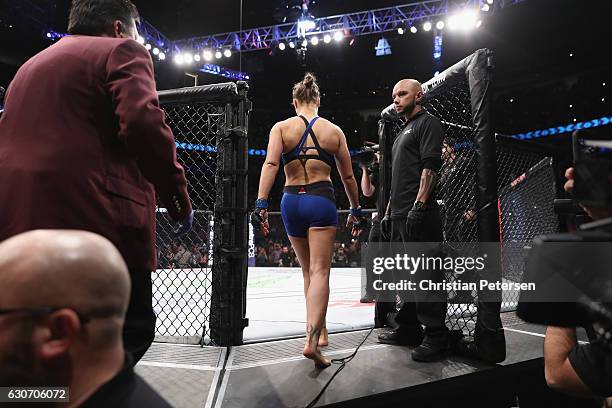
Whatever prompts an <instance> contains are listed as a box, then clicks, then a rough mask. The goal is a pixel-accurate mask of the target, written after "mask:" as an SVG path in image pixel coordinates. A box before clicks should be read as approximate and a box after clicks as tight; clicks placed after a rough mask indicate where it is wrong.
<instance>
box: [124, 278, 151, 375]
mask: <svg viewBox="0 0 612 408" xmlns="http://www.w3.org/2000/svg"><path fill="white" fill-rule="evenodd" d="M130 279H131V281H132V291H131V293H130V303H129V305H128V310H127V315H126V316H125V324H124V326H123V345H124V347H125V351H127V352H128V353H130V354H131V355H132V358H133V362H134V365H136V363H137V362H138V361H139V360H140V359H141V358H142V356H144V354H145V353H146V352H147V350H148V349H149V347H150V346H151V343H153V339H154V338H155V319H156V316H155V312H154V311H153V284H152V282H151V272H149V271H143V270H134V269H130Z"/></svg>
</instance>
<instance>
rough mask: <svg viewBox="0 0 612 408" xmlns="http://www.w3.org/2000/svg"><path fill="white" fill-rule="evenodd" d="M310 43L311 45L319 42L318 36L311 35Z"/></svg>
mask: <svg viewBox="0 0 612 408" xmlns="http://www.w3.org/2000/svg"><path fill="white" fill-rule="evenodd" d="M310 43H311V44H312V45H317V44H318V43H319V37H312V38H311V39H310Z"/></svg>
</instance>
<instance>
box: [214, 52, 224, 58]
mask: <svg viewBox="0 0 612 408" xmlns="http://www.w3.org/2000/svg"><path fill="white" fill-rule="evenodd" d="M222 56H223V54H222V53H221V51H217V52H215V58H216V59H220V58H221V57H222Z"/></svg>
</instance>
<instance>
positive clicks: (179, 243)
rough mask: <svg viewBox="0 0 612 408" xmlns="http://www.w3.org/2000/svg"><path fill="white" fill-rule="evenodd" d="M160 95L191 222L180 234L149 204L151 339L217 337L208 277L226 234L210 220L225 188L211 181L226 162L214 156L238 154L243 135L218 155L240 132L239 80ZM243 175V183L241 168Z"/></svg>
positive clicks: (215, 277)
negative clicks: (153, 231) (153, 237)
mask: <svg viewBox="0 0 612 408" xmlns="http://www.w3.org/2000/svg"><path fill="white" fill-rule="evenodd" d="M160 101H161V106H162V109H163V110H164V111H165V113H166V123H167V124H168V126H170V128H171V129H172V131H173V133H174V135H175V138H176V141H177V157H178V161H179V162H180V163H181V165H182V166H183V167H184V168H185V173H186V176H187V180H188V182H189V195H190V198H191V202H192V206H193V209H194V222H193V228H192V230H191V231H190V232H189V233H188V234H186V235H184V236H182V237H176V236H175V228H176V223H174V222H173V221H172V220H171V219H170V217H169V215H168V213H167V212H166V210H165V209H164V208H161V207H159V208H158V210H157V258H158V269H157V270H156V271H155V272H154V273H153V308H154V310H155V313H156V314H157V324H156V340H157V341H171V342H182V343H193V344H220V343H222V342H223V341H220V340H219V338H218V337H219V336H216V335H215V333H213V330H212V329H211V324H213V323H214V321H215V320H216V321H219V320H220V311H219V302H215V301H214V298H215V296H214V294H215V293H214V292H215V284H217V286H218V287H219V290H218V291H223V287H224V286H225V285H224V284H223V283H221V284H220V286H219V282H220V281H221V280H222V279H224V276H223V274H222V271H221V270H220V268H222V267H223V264H224V262H223V259H222V258H223V257H222V255H220V251H221V250H222V244H223V239H224V236H225V239H229V237H227V232H224V231H223V230H222V229H220V228H219V223H217V225H215V220H216V219H217V220H218V219H219V218H220V217H221V218H222V217H223V216H224V212H226V211H227V208H223V206H222V205H221V201H222V198H223V196H224V195H227V194H228V193H229V194H231V193H232V192H231V191H226V190H227V188H226V187H225V184H224V183H220V182H219V179H220V178H222V177H223V172H224V171H227V170H228V169H225V170H223V167H224V166H221V165H220V162H224V161H227V160H226V157H227V156H235V155H240V154H244V155H246V150H245V149H246V142H245V143H244V145H243V146H242V147H243V148H242V149H232V148H230V149H229V150H228V149H223V152H224V154H223V155H222V154H221V146H223V144H224V143H225V141H226V140H227V139H228V138H231V135H230V133H231V131H233V130H235V127H236V126H242V127H244V128H245V130H244V134H246V121H247V116H246V115H247V114H248V109H245V106H243V105H244V104H246V103H248V100H247V99H246V87H245V86H244V85H241V84H238V86H237V85H236V84H233V83H228V84H218V85H210V86H201V87H194V88H184V89H178V90H171V91H163V92H160ZM242 150H245V151H244V152H243V151H242ZM225 167H227V166H225ZM230 167H231V163H230ZM230 170H231V169H230ZM243 177H244V178H245V180H244V184H245V189H246V174H244V175H243ZM245 215H246V208H245V209H244V211H243V216H245ZM245 236H246V234H245V235H244V236H243V237H242V241H244V237H245ZM245 256H246V255H245ZM238 269H240V268H238ZM244 269H245V270H244V271H240V270H234V271H233V273H235V274H237V275H240V274H245V275H246V266H245V268H244ZM238 303H240V302H238ZM230 323H231V322H223V324H226V325H230V326H231V324H230Z"/></svg>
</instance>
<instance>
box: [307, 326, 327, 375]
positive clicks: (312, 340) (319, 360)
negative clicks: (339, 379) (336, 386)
mask: <svg viewBox="0 0 612 408" xmlns="http://www.w3.org/2000/svg"><path fill="white" fill-rule="evenodd" d="M320 336H321V329H315V328H314V327H313V326H312V325H310V324H309V325H308V329H307V333H306V344H305V345H304V351H303V352H302V354H304V357H306V358H309V359H311V360H312V361H314V363H315V366H316V367H318V368H326V367H329V366H330V365H331V362H330V361H329V360H328V359H326V358H325V357H323V354H321V352H320V351H319V346H318V343H319V337H320Z"/></svg>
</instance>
